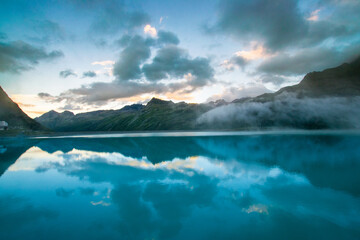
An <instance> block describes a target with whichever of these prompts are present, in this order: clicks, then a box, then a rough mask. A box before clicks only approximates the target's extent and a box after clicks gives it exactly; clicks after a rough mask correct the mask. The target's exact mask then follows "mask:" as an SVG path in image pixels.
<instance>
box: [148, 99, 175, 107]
mask: <svg viewBox="0 0 360 240" xmlns="http://www.w3.org/2000/svg"><path fill="white" fill-rule="evenodd" d="M155 104H156V105H169V104H174V103H173V102H172V101H165V100H162V99H159V98H155V97H153V98H152V99H151V100H150V101H149V102H148V103H147V104H146V106H149V105H155Z"/></svg>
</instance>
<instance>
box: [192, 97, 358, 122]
mask: <svg viewBox="0 0 360 240" xmlns="http://www.w3.org/2000/svg"><path fill="white" fill-rule="evenodd" d="M359 104H360V98H359V97H350V98H346V97H333V98H331V97H328V98H318V99H315V98H297V97H296V96H295V95H293V94H287V93H285V94H282V95H280V96H279V97H277V98H276V99H275V100H274V101H271V102H264V103H261V102H246V103H241V104H230V105H227V106H222V107H218V108H215V109H213V110H210V111H209V112H207V113H205V114H203V115H202V116H200V118H199V119H198V122H199V123H200V124H207V125H209V126H212V127H215V128H216V126H219V127H220V126H221V127H224V126H226V127H227V128H231V127H236V128H264V127H265V128H266V127H273V128H276V127H278V128H305V129H312V128H333V129H339V128H360V124H359V122H360V110H359V108H358V107H357V106H358V105H359ZM339 116H341V118H339Z"/></svg>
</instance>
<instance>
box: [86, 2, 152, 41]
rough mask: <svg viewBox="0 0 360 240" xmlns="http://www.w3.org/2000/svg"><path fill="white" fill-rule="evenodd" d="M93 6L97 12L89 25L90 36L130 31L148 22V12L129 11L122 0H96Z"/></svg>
mask: <svg viewBox="0 0 360 240" xmlns="http://www.w3.org/2000/svg"><path fill="white" fill-rule="evenodd" d="M93 6H94V9H96V10H99V13H98V16H97V17H96V19H95V21H94V22H93V23H92V25H91V27H90V33H91V36H96V35H98V34H102V35H109V34H115V33H117V32H119V30H130V31H131V30H134V29H135V28H138V27H141V26H144V25H145V24H146V23H148V22H150V17H149V15H148V14H146V13H144V12H142V11H131V9H129V8H128V7H127V6H126V4H125V3H124V1H114V0H112V1H106V2H104V1H97V2H94V4H93Z"/></svg>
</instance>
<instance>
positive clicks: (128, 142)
mask: <svg viewBox="0 0 360 240" xmlns="http://www.w3.org/2000/svg"><path fill="white" fill-rule="evenodd" d="M359 146H360V133H359V132H349V131H347V132H326V131H315V132H311V131H308V132H302V131H288V132H235V133H233V132H224V133H221V132H216V133H206V132H205V133H187V132H179V133H134V134H102V135H84V136H63V137H53V138H47V137H43V138H19V139H12V140H11V139H2V140H1V141H0V239H4V240H7V239H37V240H39V239H360V174H359V173H360V147H359Z"/></svg>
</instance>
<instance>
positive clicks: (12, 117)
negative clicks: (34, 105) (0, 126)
mask: <svg viewBox="0 0 360 240" xmlns="http://www.w3.org/2000/svg"><path fill="white" fill-rule="evenodd" d="M0 121H6V122H7V123H8V124H9V130H11V129H19V130H44V129H45V128H44V127H43V126H42V125H41V124H40V123H38V122H36V121H35V120H33V119H32V118H30V117H29V116H28V115H26V114H25V113H24V112H23V111H22V110H21V108H20V107H19V106H18V105H17V104H16V103H14V102H13V101H12V100H11V99H10V98H9V96H8V95H7V94H6V93H5V91H4V90H3V89H2V88H1V87H0Z"/></svg>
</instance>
